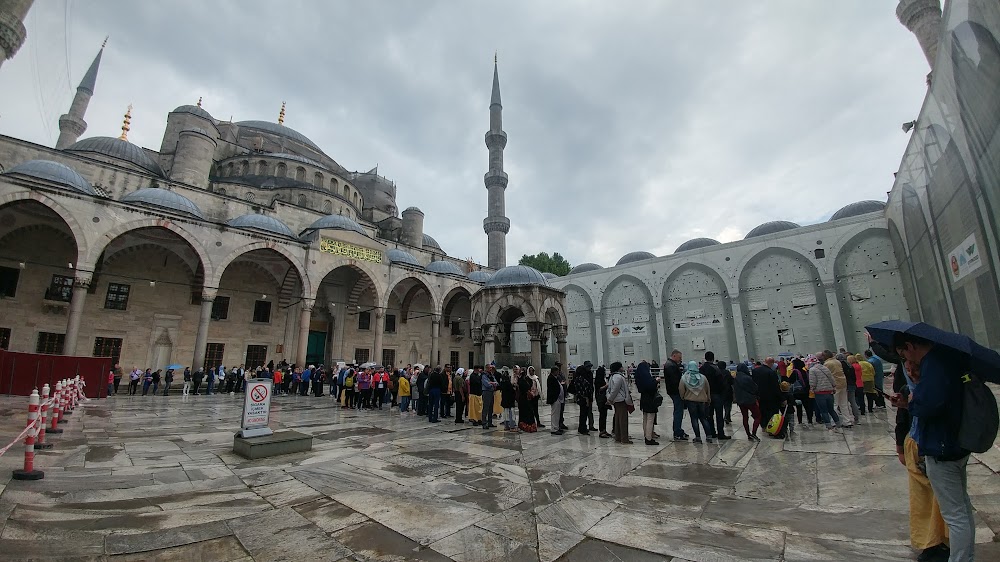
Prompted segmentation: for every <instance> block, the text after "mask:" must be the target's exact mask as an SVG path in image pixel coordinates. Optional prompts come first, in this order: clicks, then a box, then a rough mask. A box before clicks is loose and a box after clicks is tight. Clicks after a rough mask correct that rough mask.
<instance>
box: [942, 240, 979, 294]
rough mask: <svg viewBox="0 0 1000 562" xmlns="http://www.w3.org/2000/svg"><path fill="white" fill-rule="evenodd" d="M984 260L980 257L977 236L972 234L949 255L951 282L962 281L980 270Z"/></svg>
mask: <svg viewBox="0 0 1000 562" xmlns="http://www.w3.org/2000/svg"><path fill="white" fill-rule="evenodd" d="M981 265H983V260H982V258H980V255H979V243H978V242H977V241H976V235H975V234H970V235H969V237H968V238H966V239H965V241H964V242H962V243H961V244H960V245H959V246H958V247H957V248H955V249H954V250H952V251H951V253H950V254H948V272H949V274H950V275H951V282H952V283H954V282H956V281H961V280H962V278H963V277H965V276H966V275H968V274H970V273H972V272H973V271H975V270H977V269H979V266H981Z"/></svg>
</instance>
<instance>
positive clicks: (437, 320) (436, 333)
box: [427, 314, 441, 367]
mask: <svg viewBox="0 0 1000 562" xmlns="http://www.w3.org/2000/svg"><path fill="white" fill-rule="evenodd" d="M440 354H441V315H440V314H435V315H434V316H432V317H431V360H430V361H428V362H427V364H428V366H430V365H433V366H435V367H437V366H438V364H439V363H440V362H441V361H440V359H439V358H438V355H440Z"/></svg>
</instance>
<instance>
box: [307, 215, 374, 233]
mask: <svg viewBox="0 0 1000 562" xmlns="http://www.w3.org/2000/svg"><path fill="white" fill-rule="evenodd" d="M306 230H351V231H354V232H357V233H358V234H363V235H365V236H368V234H367V233H365V229H363V228H361V225H360V224H358V223H356V222H354V221H353V220H351V219H350V218H348V217H345V216H343V215H327V216H325V217H323V218H321V219H319V220H317V221H316V222H314V223H312V224H311V225H309V228H306Z"/></svg>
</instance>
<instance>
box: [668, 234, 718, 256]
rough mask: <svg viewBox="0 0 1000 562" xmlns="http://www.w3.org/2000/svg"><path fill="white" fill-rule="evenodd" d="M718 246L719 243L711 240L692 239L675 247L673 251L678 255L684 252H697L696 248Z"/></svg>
mask: <svg viewBox="0 0 1000 562" xmlns="http://www.w3.org/2000/svg"><path fill="white" fill-rule="evenodd" d="M718 245H719V241H718V240H715V239H713V238H694V239H692V240H688V241H687V242H685V243H683V244H681V245H680V246H677V249H676V250H674V253H675V254H679V253H681V252H686V251H688V250H697V249H698V248H707V247H709V246H718Z"/></svg>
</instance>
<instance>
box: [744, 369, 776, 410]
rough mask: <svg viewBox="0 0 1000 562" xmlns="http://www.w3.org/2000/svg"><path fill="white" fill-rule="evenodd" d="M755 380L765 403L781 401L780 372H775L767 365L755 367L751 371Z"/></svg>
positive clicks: (759, 394)
mask: <svg viewBox="0 0 1000 562" xmlns="http://www.w3.org/2000/svg"><path fill="white" fill-rule="evenodd" d="M750 376H751V377H753V382H754V383H756V384H757V392H758V394H757V396H758V397H759V398H760V401H761V402H763V403H765V404H774V405H777V404H780V403H781V387H780V386H779V382H780V381H779V380H778V373H776V372H774V371H773V370H772V369H771V368H770V367H768V366H767V365H761V366H760V367H754V370H753V371H752V372H751V373H750Z"/></svg>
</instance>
